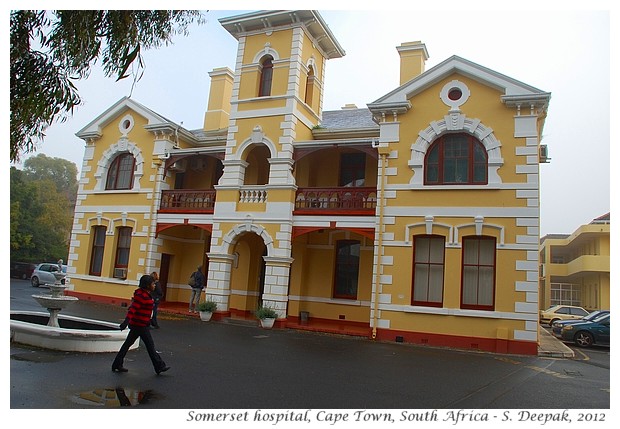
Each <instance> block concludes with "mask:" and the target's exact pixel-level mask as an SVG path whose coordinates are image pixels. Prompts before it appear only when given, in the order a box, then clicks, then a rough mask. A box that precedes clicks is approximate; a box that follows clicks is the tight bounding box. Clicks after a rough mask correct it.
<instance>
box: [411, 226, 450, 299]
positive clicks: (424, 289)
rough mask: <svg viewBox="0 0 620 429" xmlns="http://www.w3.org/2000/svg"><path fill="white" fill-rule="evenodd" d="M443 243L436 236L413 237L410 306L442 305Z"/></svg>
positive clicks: (440, 238)
mask: <svg viewBox="0 0 620 429" xmlns="http://www.w3.org/2000/svg"><path fill="white" fill-rule="evenodd" d="M445 243H446V239H445V237H441V236H437V235H420V236H415V237H414V240H413V294H412V299H411V304H412V305H425V306H431V307H441V306H442V305H443V283H444V257H445V256H444V255H445V247H446V246H445Z"/></svg>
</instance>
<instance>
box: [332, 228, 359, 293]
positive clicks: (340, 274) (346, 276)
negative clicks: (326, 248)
mask: <svg viewBox="0 0 620 429" xmlns="http://www.w3.org/2000/svg"><path fill="white" fill-rule="evenodd" d="M360 248H361V246H360V242H359V241H358V240H339V241H338V242H337V243H336V272H335V278H334V298H345V299H357V281H358V276H359V268H360Z"/></svg>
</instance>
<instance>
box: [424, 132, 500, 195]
mask: <svg viewBox="0 0 620 429" xmlns="http://www.w3.org/2000/svg"><path fill="white" fill-rule="evenodd" d="M487 165H488V155H487V152H486V149H485V148H484V146H483V144H482V143H480V141H479V140H478V139H476V138H475V137H474V136H472V135H469V134H466V133H457V134H445V135H443V136H441V137H439V138H438V139H437V140H435V141H434V142H433V143H432V144H431V145H430V147H429V148H428V151H427V152H426V157H425V160H424V184H425V185H486V184H487V183H488V177H487Z"/></svg>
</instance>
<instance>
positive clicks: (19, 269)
mask: <svg viewBox="0 0 620 429" xmlns="http://www.w3.org/2000/svg"><path fill="white" fill-rule="evenodd" d="M35 268H36V265H35V264H29V263H27V262H11V277H14V278H16V279H22V280H27V279H29V278H30V276H32V272H33V271H34V269H35Z"/></svg>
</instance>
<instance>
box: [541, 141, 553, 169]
mask: <svg viewBox="0 0 620 429" xmlns="http://www.w3.org/2000/svg"><path fill="white" fill-rule="evenodd" d="M550 160H551V158H549V152H548V151H547V145H546V144H541V145H540V150H539V153H538V162H539V163H541V164H545V163H548V162H549V161H550Z"/></svg>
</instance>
